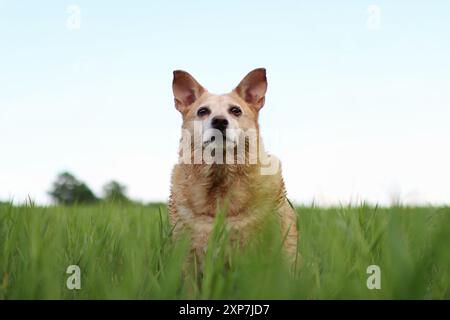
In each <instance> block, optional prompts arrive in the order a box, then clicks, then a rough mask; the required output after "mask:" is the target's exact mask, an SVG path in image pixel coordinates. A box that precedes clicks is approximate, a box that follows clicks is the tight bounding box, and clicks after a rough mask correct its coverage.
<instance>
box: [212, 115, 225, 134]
mask: <svg viewBox="0 0 450 320" xmlns="http://www.w3.org/2000/svg"><path fill="white" fill-rule="evenodd" d="M211 126H212V127H213V128H214V129H217V130H220V131H222V133H223V132H225V130H226V129H227V127H228V120H227V119H225V118H224V117H214V118H213V119H212V121H211Z"/></svg>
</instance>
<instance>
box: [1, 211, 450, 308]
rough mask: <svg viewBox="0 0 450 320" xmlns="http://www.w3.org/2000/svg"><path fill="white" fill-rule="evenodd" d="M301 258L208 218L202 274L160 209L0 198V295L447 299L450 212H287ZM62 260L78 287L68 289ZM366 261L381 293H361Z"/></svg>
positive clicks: (267, 238)
mask: <svg viewBox="0 0 450 320" xmlns="http://www.w3.org/2000/svg"><path fill="white" fill-rule="evenodd" d="M297 212H298V214H299V217H300V223H299V229H300V253H301V263H297V265H295V266H293V267H291V269H289V266H286V263H284V262H283V259H281V257H280V239H279V237H277V236H276V235H275V233H274V232H273V231H272V230H270V228H267V230H266V231H264V232H263V233H262V236H261V237H260V238H259V240H260V241H259V242H258V243H257V244H254V245H252V246H249V247H248V248H246V249H241V250H238V249H236V248H234V247H233V246H231V245H229V244H227V241H226V232H225V231H224V229H223V228H221V227H220V224H218V225H217V228H216V233H215V235H214V237H213V239H212V240H211V243H210V246H209V251H208V253H207V257H206V262H205V266H204V270H203V274H202V275H201V274H200V272H195V271H193V272H190V271H188V269H187V268H186V264H185V263H184V261H186V259H185V255H186V241H179V242H177V243H173V242H172V241H171V239H170V226H169V224H168V221H167V209H166V208H165V206H164V205H161V206H159V205H153V206H139V205H125V206H121V205H112V204H100V205H95V206H86V207H83V206H80V207H35V206H33V205H28V206H11V205H8V204H4V205H0V299H36V298H37V299H179V298H192V299H211V298H213V299H260V298H262V299H266V298H267V299H345V298H356V299H449V298H450V249H449V247H450V208H448V207H442V208H437V207H426V208H425V207H424V208H411V207H401V206H398V207H391V208H376V207H371V206H361V207H342V208H330V209H322V208H311V207H300V208H297ZM69 265H78V266H79V267H80V269H81V289H80V290H69V289H67V287H66V280H67V278H68V277H69V276H70V275H69V274H66V268H67V267H68V266H69ZM369 265H378V266H379V267H380V270H381V289H379V290H377V289H374V290H369V289H368V288H367V285H366V281H367V278H368V277H369V276H370V275H369V274H367V272H366V270H367V267H368V266H369Z"/></svg>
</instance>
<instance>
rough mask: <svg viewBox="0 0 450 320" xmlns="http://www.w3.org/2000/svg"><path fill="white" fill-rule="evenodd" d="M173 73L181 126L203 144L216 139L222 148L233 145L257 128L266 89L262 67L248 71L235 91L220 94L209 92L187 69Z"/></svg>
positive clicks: (173, 84) (210, 142) (174, 92)
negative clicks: (181, 120)
mask: <svg viewBox="0 0 450 320" xmlns="http://www.w3.org/2000/svg"><path fill="white" fill-rule="evenodd" d="M173 76H174V77H173V83H172V89H173V94H174V97H175V107H176V109H177V110H178V111H180V112H181V114H182V116H183V129H184V130H188V131H189V132H190V134H192V135H193V136H195V135H196V134H197V135H199V136H200V137H201V139H202V141H201V144H202V145H203V146H207V145H210V144H214V143H218V141H220V143H222V145H223V146H224V148H225V147H226V146H235V145H236V144H237V143H238V141H239V138H240V135H242V133H245V132H247V131H249V130H254V131H255V132H257V131H258V113H259V110H260V109H261V108H262V107H263V105H264V99H265V94H266V90H267V79H266V70H265V69H263V68H260V69H255V70H253V71H251V72H250V73H248V74H247V75H246V76H245V77H244V79H242V81H241V82H240V83H239V85H238V86H237V87H236V88H235V89H234V90H232V91H231V92H229V93H226V94H221V95H217V94H213V93H210V92H208V91H207V90H206V89H205V88H204V87H202V86H201V85H200V84H199V83H198V82H197V81H196V80H195V79H194V77H192V76H191V75H190V74H189V73H187V72H186V71H181V70H177V71H174V73H173ZM196 131H197V133H195V132H196ZM198 131H200V132H198ZM222 139H223V140H222Z"/></svg>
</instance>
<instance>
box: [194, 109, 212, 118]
mask: <svg viewBox="0 0 450 320" xmlns="http://www.w3.org/2000/svg"><path fill="white" fill-rule="evenodd" d="M210 113H211V111H210V110H209V109H208V108H207V107H201V108H200V109H198V110H197V115H198V116H199V117H204V116H206V115H208V114H210Z"/></svg>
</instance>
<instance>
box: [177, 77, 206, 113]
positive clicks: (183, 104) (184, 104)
mask: <svg viewBox="0 0 450 320" xmlns="http://www.w3.org/2000/svg"><path fill="white" fill-rule="evenodd" d="M172 90H173V96H174V98H175V108H177V110H178V111H180V112H181V113H185V112H186V111H187V110H188V109H189V106H190V105H191V104H193V103H194V102H195V101H196V100H197V99H198V98H200V96H201V95H202V94H203V93H204V92H205V91H206V90H205V89H204V88H203V87H202V86H201V85H200V84H199V83H198V82H197V80H195V79H194V77H193V76H191V75H190V74H189V73H187V72H186V71H183V70H175V71H174V72H173V81H172Z"/></svg>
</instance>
